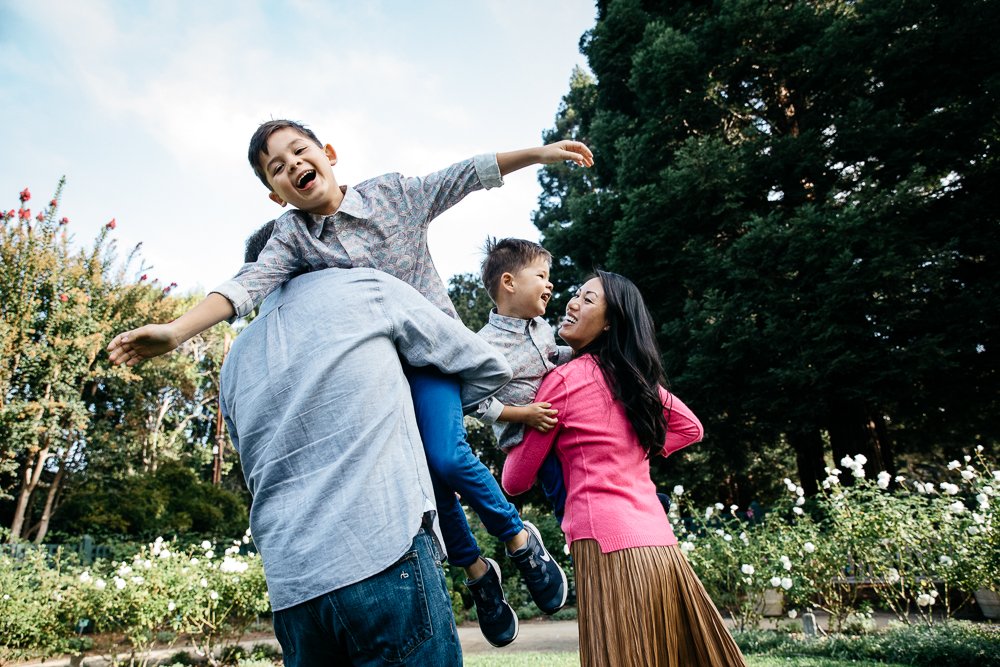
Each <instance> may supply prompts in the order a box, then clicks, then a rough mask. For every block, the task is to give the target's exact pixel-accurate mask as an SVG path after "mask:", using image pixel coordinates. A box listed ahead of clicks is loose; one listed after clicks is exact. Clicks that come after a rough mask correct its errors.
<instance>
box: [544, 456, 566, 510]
mask: <svg viewBox="0 0 1000 667" xmlns="http://www.w3.org/2000/svg"><path fill="white" fill-rule="evenodd" d="M538 484H539V485H540V486H541V487H542V493H544V494H545V498H546V499H547V500H548V501H549V502H550V503H551V504H552V513H553V514H555V515H556V521H558V522H559V525H560V526H562V520H563V513H564V512H565V511H566V482H565V480H563V469H562V464H561V463H559V458H558V457H557V456H556V454H555V452H549V455H548V456H546V457H545V460H543V461H542V466H541V467H540V468H539V469H538Z"/></svg>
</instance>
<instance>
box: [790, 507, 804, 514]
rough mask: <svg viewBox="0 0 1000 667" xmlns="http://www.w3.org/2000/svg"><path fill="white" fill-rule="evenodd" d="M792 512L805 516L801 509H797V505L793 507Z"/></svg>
mask: <svg viewBox="0 0 1000 667" xmlns="http://www.w3.org/2000/svg"><path fill="white" fill-rule="evenodd" d="M792 511H793V512H795V513H796V514H799V515H802V514H805V511H804V510H803V509H802V508H801V507H799V506H798V505H796V506H795V507H793V508H792Z"/></svg>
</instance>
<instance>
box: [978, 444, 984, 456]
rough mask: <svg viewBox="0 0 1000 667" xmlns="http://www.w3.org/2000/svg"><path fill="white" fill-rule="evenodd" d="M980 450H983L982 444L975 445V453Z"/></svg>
mask: <svg viewBox="0 0 1000 667" xmlns="http://www.w3.org/2000/svg"><path fill="white" fill-rule="evenodd" d="M981 451H983V446H982V445H976V453H977V454H978V453H979V452H981Z"/></svg>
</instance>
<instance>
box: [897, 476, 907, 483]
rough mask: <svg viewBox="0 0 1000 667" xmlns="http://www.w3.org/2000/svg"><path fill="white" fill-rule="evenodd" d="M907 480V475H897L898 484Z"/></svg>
mask: <svg viewBox="0 0 1000 667" xmlns="http://www.w3.org/2000/svg"><path fill="white" fill-rule="evenodd" d="M905 481H906V478H905V477H903V476H902V475H896V484H902V483H903V482H905Z"/></svg>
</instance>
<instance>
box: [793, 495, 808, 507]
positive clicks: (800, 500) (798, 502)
mask: <svg viewBox="0 0 1000 667" xmlns="http://www.w3.org/2000/svg"><path fill="white" fill-rule="evenodd" d="M805 504H806V499H805V497H804V496H799V497H798V498H796V499H795V506H796V507H798V506H801V505H805Z"/></svg>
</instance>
